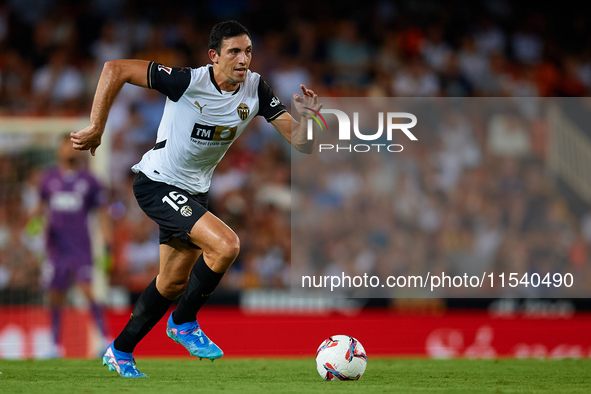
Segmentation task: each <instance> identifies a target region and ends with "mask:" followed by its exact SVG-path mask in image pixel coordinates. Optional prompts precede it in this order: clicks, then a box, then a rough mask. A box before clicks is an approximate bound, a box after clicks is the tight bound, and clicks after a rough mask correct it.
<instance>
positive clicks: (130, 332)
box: [114, 279, 172, 353]
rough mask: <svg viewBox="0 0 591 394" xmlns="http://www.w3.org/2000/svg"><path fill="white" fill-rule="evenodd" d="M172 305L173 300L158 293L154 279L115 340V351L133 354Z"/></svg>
mask: <svg viewBox="0 0 591 394" xmlns="http://www.w3.org/2000/svg"><path fill="white" fill-rule="evenodd" d="M170 304H172V300H169V299H167V298H164V296H162V294H160V293H159V292H158V289H156V279H154V280H153V281H152V283H150V284H149V285H148V287H146V290H144V292H143V293H142V295H141V296H140V298H139V299H138V300H137V302H136V304H135V306H134V307H133V311H132V312H131V318H130V319H129V321H128V322H127V325H126V326H125V328H124V329H123V331H121V334H119V336H118V337H117V338H116V339H115V342H114V347H115V349H116V350H119V351H120V352H125V353H131V352H133V349H134V348H135V346H136V345H137V344H138V343H139V341H141V340H142V338H143V337H145V336H146V334H147V333H148V332H150V330H151V329H152V327H154V326H155V325H156V323H158V321H160V319H162V316H164V314H165V313H166V312H167V311H168V308H169V307H170Z"/></svg>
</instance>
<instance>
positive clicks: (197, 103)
mask: <svg viewBox="0 0 591 394" xmlns="http://www.w3.org/2000/svg"><path fill="white" fill-rule="evenodd" d="M195 105H196V106H197V107H199V113H200V114H202V113H203V108H205V106H206V105H207V104H203V105H199V101H195Z"/></svg>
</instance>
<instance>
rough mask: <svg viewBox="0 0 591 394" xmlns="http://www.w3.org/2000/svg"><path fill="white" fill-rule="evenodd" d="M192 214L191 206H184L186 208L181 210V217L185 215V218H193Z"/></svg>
mask: <svg viewBox="0 0 591 394" xmlns="http://www.w3.org/2000/svg"><path fill="white" fill-rule="evenodd" d="M192 214H193V210H192V209H191V207H190V206H188V205H184V206H183V207H182V208H181V215H183V216H185V217H189V216H191V215H192Z"/></svg>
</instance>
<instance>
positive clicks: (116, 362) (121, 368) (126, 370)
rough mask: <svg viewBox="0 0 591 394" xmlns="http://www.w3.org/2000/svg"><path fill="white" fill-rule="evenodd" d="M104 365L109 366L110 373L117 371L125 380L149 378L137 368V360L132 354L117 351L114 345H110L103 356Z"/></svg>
mask: <svg viewBox="0 0 591 394" xmlns="http://www.w3.org/2000/svg"><path fill="white" fill-rule="evenodd" d="M103 365H108V366H109V371H117V372H118V373H119V375H121V377H123V378H147V377H148V376H147V375H146V374H143V373H141V372H140V371H138V370H137V368H136V366H135V359H134V358H133V356H132V355H131V353H125V352H120V351H119V350H116V349H115V347H114V346H113V343H111V344H110V345H109V347H108V348H107V351H106V352H105V354H104V355H103Z"/></svg>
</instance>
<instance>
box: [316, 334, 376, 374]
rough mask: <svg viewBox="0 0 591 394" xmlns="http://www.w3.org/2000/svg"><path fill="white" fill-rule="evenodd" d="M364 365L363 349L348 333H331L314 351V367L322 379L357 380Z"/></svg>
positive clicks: (364, 354) (364, 355) (365, 364)
mask: <svg viewBox="0 0 591 394" xmlns="http://www.w3.org/2000/svg"><path fill="white" fill-rule="evenodd" d="M366 367H367V355H366V353H365V349H364V348H363V346H362V345H361V343H360V342H359V341H358V340H357V339H355V338H353V337H350V336H348V335H333V336H331V337H329V338H327V339H325V340H324V341H323V342H322V343H321V344H320V346H319V347H318V350H317V351H316V369H317V370H318V373H319V374H320V376H321V377H322V379H324V380H357V379H359V378H360V377H361V376H363V373H364V372H365V368H366Z"/></svg>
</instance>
